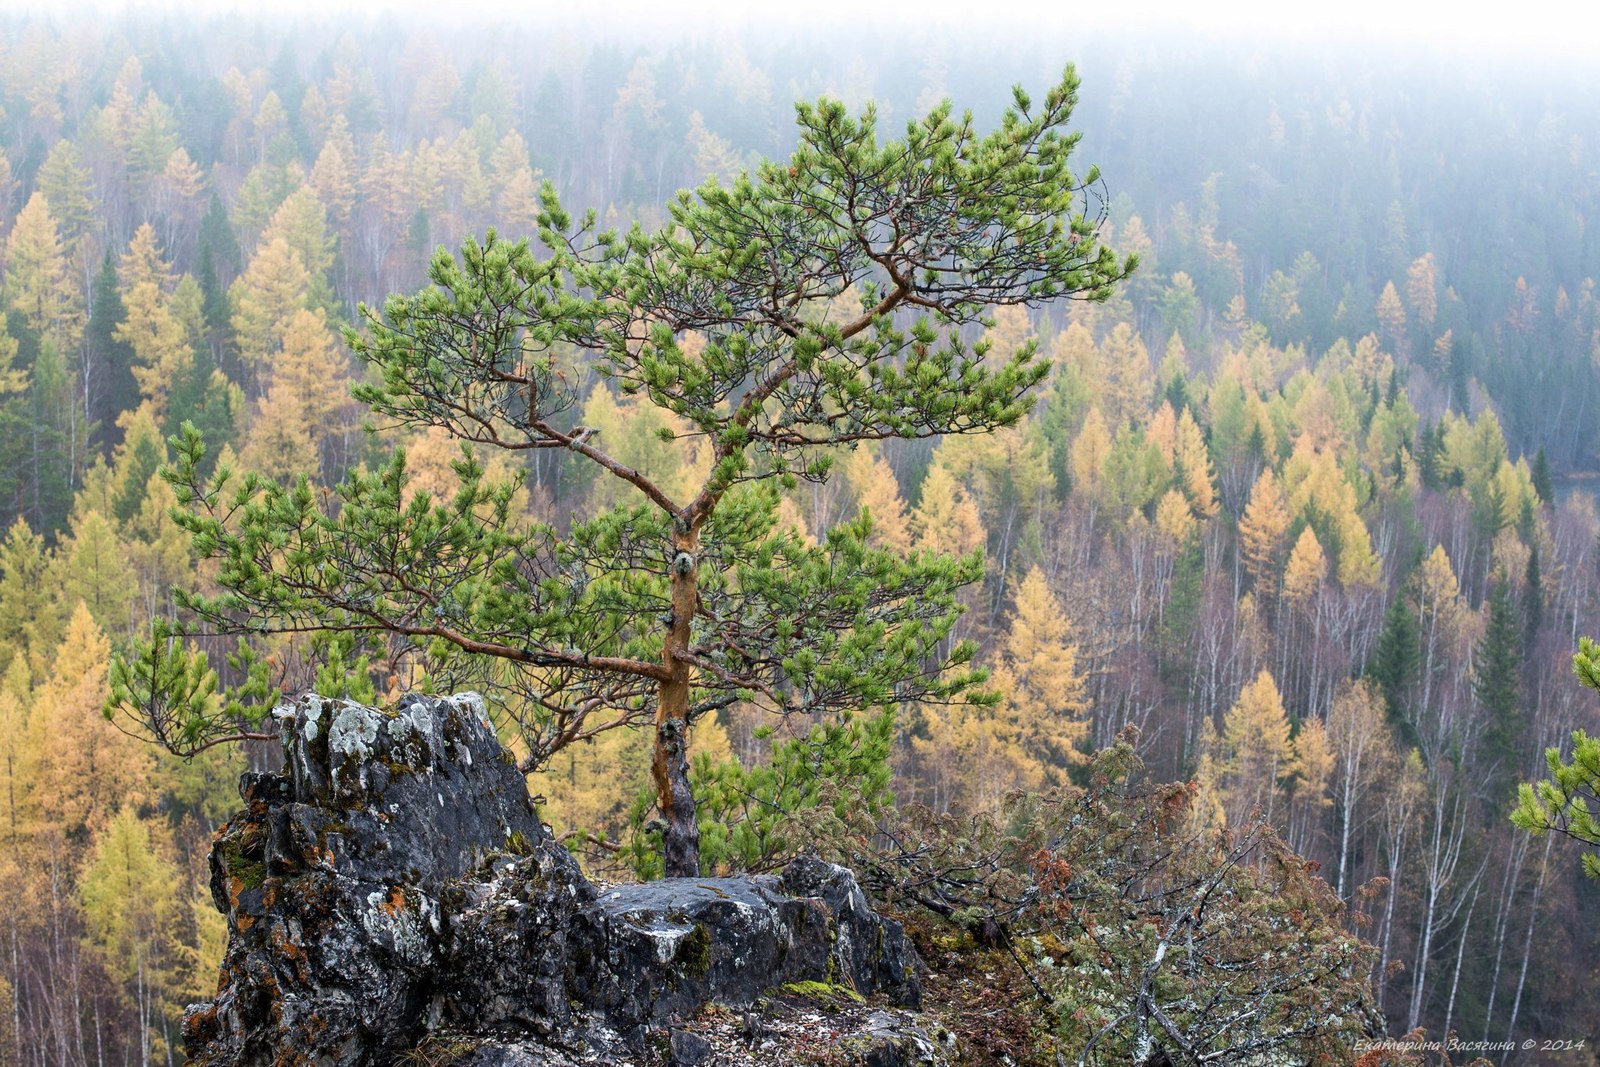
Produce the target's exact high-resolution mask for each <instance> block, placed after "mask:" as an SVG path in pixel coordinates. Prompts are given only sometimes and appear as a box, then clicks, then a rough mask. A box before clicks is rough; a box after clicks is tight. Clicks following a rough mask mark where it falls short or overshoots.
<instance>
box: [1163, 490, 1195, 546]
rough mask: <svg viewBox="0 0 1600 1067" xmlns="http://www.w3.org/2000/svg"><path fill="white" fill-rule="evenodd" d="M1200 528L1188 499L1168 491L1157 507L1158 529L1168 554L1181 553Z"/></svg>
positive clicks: (1177, 492)
mask: <svg viewBox="0 0 1600 1067" xmlns="http://www.w3.org/2000/svg"><path fill="white" fill-rule="evenodd" d="M1198 528H1199V524H1198V523H1196V522H1195V518H1194V512H1193V511H1192V510H1190V507H1189V500H1188V498H1187V497H1185V496H1184V495H1183V494H1182V493H1181V492H1179V491H1178V490H1176V489H1168V490H1167V491H1166V493H1165V495H1163V496H1162V497H1161V502H1160V503H1158V504H1157V505H1156V529H1157V530H1158V531H1159V532H1160V533H1161V536H1162V538H1163V539H1164V540H1165V542H1166V545H1165V547H1166V550H1167V552H1168V553H1170V554H1176V553H1177V552H1179V551H1181V550H1182V548H1183V546H1184V545H1186V544H1188V543H1189V538H1191V537H1193V536H1194V532H1195V530H1196V529H1198Z"/></svg>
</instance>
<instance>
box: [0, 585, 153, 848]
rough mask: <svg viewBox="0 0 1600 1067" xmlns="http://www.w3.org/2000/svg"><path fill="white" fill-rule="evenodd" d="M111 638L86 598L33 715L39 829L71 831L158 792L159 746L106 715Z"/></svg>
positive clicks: (34, 807) (37, 693)
mask: <svg viewBox="0 0 1600 1067" xmlns="http://www.w3.org/2000/svg"><path fill="white" fill-rule="evenodd" d="M110 656H111V644H110V642H109V641H107V640H106V638H105V635H104V634H102V633H101V632H100V628H99V627H98V626H96V625H95V621H94V617H93V616H91V615H90V614H89V609H88V608H87V607H85V606H84V605H83V603H82V602H80V603H79V604H78V606H77V607H76V608H75V609H74V611H73V613H72V619H71V621H70V622H68V624H67V632H66V636H65V637H63V638H62V640H61V645H60V647H59V648H58V649H57V650H56V658H55V663H54V664H53V665H52V667H51V670H50V675H49V677H48V678H47V679H46V680H45V682H44V683H43V684H42V685H40V686H39V687H38V688H36V689H35V690H34V703H33V708H32V711H31V712H30V713H29V716H28V735H29V738H28V750H29V754H30V756H31V757H32V758H31V760H30V761H29V764H30V765H29V767H28V776H29V778H30V780H31V781H32V783H33V789H32V791H31V793H30V802H29V816H30V822H31V823H32V824H33V826H34V828H36V829H40V830H47V831H57V832H60V833H63V834H66V835H67V836H69V837H71V836H73V835H76V834H81V833H82V832H83V831H84V830H86V829H93V828H95V827H98V826H100V825H103V824H104V822H105V821H106V820H107V819H109V818H110V817H111V816H112V814H113V813H115V812H116V811H117V809H118V808H120V807H121V806H122V805H123V804H125V803H136V804H137V803H142V802H144V801H147V800H149V799H151V772H152V770H153V769H154V766H155V757H154V755H153V750H152V749H151V748H150V746H149V745H147V744H145V743H144V742H142V741H140V740H138V739H136V738H134V737H130V736H129V735H128V734H125V733H123V732H122V731H121V730H119V729H117V727H116V726H114V725H113V724H112V723H111V722H109V721H107V719H106V718H105V716H104V715H102V714H101V708H102V707H103V706H104V705H105V701H106V696H107V692H108V690H107V687H106V671H107V663H108V661H109V659H110Z"/></svg>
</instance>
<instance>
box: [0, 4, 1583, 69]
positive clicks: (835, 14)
mask: <svg viewBox="0 0 1600 1067" xmlns="http://www.w3.org/2000/svg"><path fill="white" fill-rule="evenodd" d="M74 7H77V8H79V9H82V8H89V9H92V10H96V11H100V12H121V11H126V10H128V9H136V10H137V9H157V10H161V9H172V8H181V9H187V10H199V11H206V12H218V11H222V10H227V9H230V8H231V9H233V10H237V11H241V12H244V13H246V14H251V15H254V14H265V13H269V12H290V13H294V14H313V15H314V14H321V13H325V12H328V11H330V10H334V11H337V10H344V11H352V12H365V13H376V12H381V11H395V12H399V13H416V14H422V15H424V16H426V17H430V18H437V19H449V20H461V19H467V18H495V19H498V18H533V19H543V20H552V21H559V22H562V23H565V24H569V25H570V24H572V23H574V22H577V23H582V22H585V21H589V20H592V21H593V22H594V24H595V25H596V26H597V27H601V28H604V27H606V26H608V25H612V26H615V25H618V24H627V25H630V26H633V27H634V28H636V29H646V28H648V26H649V24H650V23H654V22H657V21H658V20H660V21H669V22H670V23H671V24H672V25H675V26H677V27H680V28H682V27H684V26H686V25H693V24H695V23H701V22H704V23H708V24H719V25H722V26H730V25H732V26H743V25H750V24H752V23H755V24H760V23H775V24H779V25H786V26H796V25H805V26H810V27H816V26H817V25H818V24H819V23H832V24H834V26H835V27H838V28H839V29H843V28H844V27H846V26H853V27H860V28H868V27H871V28H872V29H874V30H875V31H876V32H883V31H884V30H885V29H888V28H889V26H890V25H892V24H895V23H901V24H910V25H914V26H918V27H922V28H931V27H932V26H938V25H944V26H948V27H950V28H952V29H956V28H962V27H970V26H973V25H975V24H978V23H979V21H980V20H981V21H982V23H983V24H985V25H988V26H993V25H995V24H996V23H1004V24H1008V25H1010V26H1012V27H1015V28H1020V27H1030V28H1034V29H1035V30H1037V29H1042V28H1046V27H1047V28H1049V29H1051V30H1068V29H1072V28H1079V29H1087V28H1093V29H1126V30H1130V31H1135V32H1145V31H1150V30H1165V31H1169V32H1173V33H1178V34H1184V35H1190V34H1192V35H1194V36H1196V37H1200V38H1205V37H1225V38H1237V37H1243V36H1250V37H1268V38H1289V39H1300V40H1308V41H1311V42H1332V43H1345V44H1348V43H1360V42H1371V43H1374V44H1377V43H1386V44H1393V43H1399V42H1406V43H1413V44H1419V45H1422V46H1423V47H1425V48H1428V49H1430V50H1436V51H1447V52H1454V51H1471V52H1479V53H1488V54H1499V55H1501V56H1508V55H1518V56H1524V57H1526V56H1540V55H1543V56H1549V57H1552V58H1561V59H1578V58H1589V59H1593V60H1597V61H1600V0H1511V2H1506V0H1494V2H1490V0H1453V2H1451V0H1299V2H1296V0H1087V2H1086V0H1054V2H1050V3H1039V2H1032V3H1029V2H1023V0H915V2H913V0H780V2H778V3H772V2H770V0H769V2H766V3H762V2H760V0H755V2H744V3H740V2H732V0H658V2H655V3H651V2H647V0H556V2H551V0H467V3H465V4H463V3H460V2H459V0H458V2H456V3H450V2H448V0H0V10H5V11H10V12H16V11H29V12H36V13H41V14H48V13H61V12H63V11H66V10H71V9H72V8H74ZM1041 24H1042V25H1041Z"/></svg>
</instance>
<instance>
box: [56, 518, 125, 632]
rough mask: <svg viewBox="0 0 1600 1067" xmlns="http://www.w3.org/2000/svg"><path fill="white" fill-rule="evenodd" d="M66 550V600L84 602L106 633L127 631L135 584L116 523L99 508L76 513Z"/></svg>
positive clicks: (63, 570) (63, 569)
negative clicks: (78, 514)
mask: <svg viewBox="0 0 1600 1067" xmlns="http://www.w3.org/2000/svg"><path fill="white" fill-rule="evenodd" d="M65 553H66V558H65V561H64V564H63V567H62V578H63V580H64V581H63V592H64V593H65V594H66V598H67V602H68V603H80V602H81V603H82V604H84V605H85V606H86V607H87V608H88V609H89V614H90V615H91V616H93V617H94V621H95V623H96V625H98V626H99V627H100V629H101V630H103V631H105V632H106V633H111V634H118V635H126V634H127V633H128V632H129V630H130V627H131V624H132V619H131V618H130V614H129V609H130V607H131V606H132V604H133V597H134V592H135V589H136V586H135V582H134V574H133V568H132V567H131V566H130V564H129V562H128V553H127V549H126V548H125V547H124V546H123V544H122V541H121V539H120V538H119V537H118V536H117V528H116V526H115V525H113V524H112V522H111V521H110V520H108V519H107V518H106V517H105V516H104V515H102V514H100V512H98V511H88V512H85V513H84V514H83V515H81V516H77V517H75V518H74V519H73V523H72V538H71V540H69V541H68V542H67V544H66V546H65Z"/></svg>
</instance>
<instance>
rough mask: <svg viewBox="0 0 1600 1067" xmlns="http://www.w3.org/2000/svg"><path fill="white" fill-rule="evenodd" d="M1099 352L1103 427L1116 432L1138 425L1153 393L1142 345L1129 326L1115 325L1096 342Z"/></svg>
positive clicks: (1122, 323)
mask: <svg viewBox="0 0 1600 1067" xmlns="http://www.w3.org/2000/svg"><path fill="white" fill-rule="evenodd" d="M1099 352H1100V367H1101V381H1102V387H1101V390H1100V394H1099V395H1100V405H1101V407H1102V408H1104V414H1105V419H1106V423H1107V425H1108V426H1109V427H1111V428H1112V429H1113V430H1120V429H1121V428H1122V427H1123V426H1124V425H1126V424H1127V423H1129V422H1142V421H1143V420H1144V417H1145V413H1146V411H1148V410H1149V404H1150V395H1151V393H1152V392H1154V389H1155V385H1154V375H1153V374H1152V372H1151V368H1150V352H1149V350H1148V349H1146V348H1145V344H1144V341H1143V340H1142V339H1141V338H1140V337H1139V335H1138V334H1137V333H1135V332H1134V329H1133V327H1132V326H1131V325H1129V324H1128V323H1126V322H1119V323H1117V324H1116V326H1114V327H1112V330H1111V333H1110V334H1109V335H1108V336H1107V337H1106V338H1105V339H1104V340H1102V341H1101V342H1100V348H1099Z"/></svg>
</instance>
